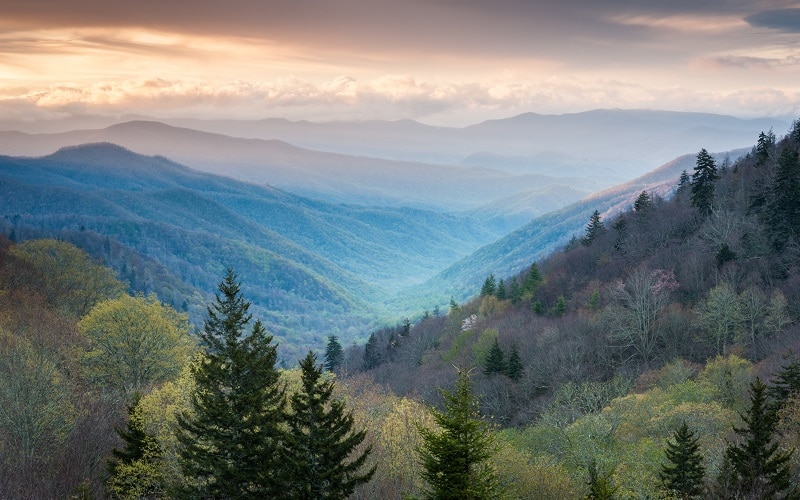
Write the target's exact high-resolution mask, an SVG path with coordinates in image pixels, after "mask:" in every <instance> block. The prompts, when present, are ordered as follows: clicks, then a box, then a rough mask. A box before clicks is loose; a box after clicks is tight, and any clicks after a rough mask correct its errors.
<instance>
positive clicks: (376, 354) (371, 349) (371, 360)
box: [364, 332, 383, 370]
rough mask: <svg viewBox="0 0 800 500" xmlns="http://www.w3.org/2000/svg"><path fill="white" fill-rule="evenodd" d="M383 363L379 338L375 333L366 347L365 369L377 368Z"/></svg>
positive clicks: (371, 335) (368, 340)
mask: <svg viewBox="0 0 800 500" xmlns="http://www.w3.org/2000/svg"><path fill="white" fill-rule="evenodd" d="M382 361H383V353H382V352H381V348H380V346H379V345H378V337H377V336H376V335H375V332H373V333H371V334H370V335H369V339H367V343H366V344H365V345H364V369H365V370H369V369H371V368H375V367H376V366H378V365H379V364H381V362H382Z"/></svg>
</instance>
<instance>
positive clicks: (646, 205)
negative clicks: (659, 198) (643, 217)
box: [633, 191, 653, 213]
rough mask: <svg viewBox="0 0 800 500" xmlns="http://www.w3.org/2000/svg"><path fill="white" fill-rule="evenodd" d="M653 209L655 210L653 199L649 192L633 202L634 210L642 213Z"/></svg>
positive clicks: (643, 192)
mask: <svg viewBox="0 0 800 500" xmlns="http://www.w3.org/2000/svg"><path fill="white" fill-rule="evenodd" d="M651 208H653V198H652V197H651V196H650V194H649V193H648V192H647V191H642V192H641V193H639V196H637V197H636V201H635V202H633V210H634V211H635V212H640V213H641V212H646V211H648V210H650V209H651Z"/></svg>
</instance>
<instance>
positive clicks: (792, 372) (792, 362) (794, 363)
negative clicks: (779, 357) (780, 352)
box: [767, 355, 800, 409]
mask: <svg viewBox="0 0 800 500" xmlns="http://www.w3.org/2000/svg"><path fill="white" fill-rule="evenodd" d="M788 360H789V363H788V364H786V365H784V366H782V367H781V368H780V369H779V370H778V371H777V373H775V375H774V376H773V379H772V383H771V384H770V387H769V389H767V395H768V396H769V397H770V399H771V400H772V404H773V406H774V407H775V408H776V409H779V408H780V407H781V406H783V404H784V403H785V402H786V400H788V399H789V397H790V396H791V395H792V394H794V393H796V392H797V391H800V360H798V359H797V358H796V357H794V356H793V355H792V356H791V357H789V358H788Z"/></svg>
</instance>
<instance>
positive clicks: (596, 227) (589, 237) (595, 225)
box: [583, 210, 606, 245]
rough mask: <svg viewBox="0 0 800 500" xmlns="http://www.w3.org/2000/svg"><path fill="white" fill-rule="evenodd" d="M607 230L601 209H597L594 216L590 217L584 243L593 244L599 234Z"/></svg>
mask: <svg viewBox="0 0 800 500" xmlns="http://www.w3.org/2000/svg"><path fill="white" fill-rule="evenodd" d="M605 231H606V228H605V226H604V225H603V220H602V218H601V217H600V211H598V210H595V211H594V212H592V216H591V217H589V224H588V225H587V226H586V235H585V236H584V237H583V244H584V245H591V244H592V242H593V241H594V240H596V239H597V237H598V236H600V235H601V234H603V233H604V232H605Z"/></svg>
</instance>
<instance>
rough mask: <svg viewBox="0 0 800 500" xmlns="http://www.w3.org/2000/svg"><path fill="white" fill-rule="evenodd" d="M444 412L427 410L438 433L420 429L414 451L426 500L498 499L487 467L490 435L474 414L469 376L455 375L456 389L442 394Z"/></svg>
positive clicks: (491, 445)
mask: <svg viewBox="0 0 800 500" xmlns="http://www.w3.org/2000/svg"><path fill="white" fill-rule="evenodd" d="M442 395H443V396H444V407H445V409H444V412H440V411H438V410H436V409H433V408H432V409H431V413H432V414H433V418H434V420H435V421H436V424H437V425H438V427H439V430H432V429H426V428H420V429H419V432H420V435H421V436H422V440H423V445H422V446H421V447H420V448H419V449H418V450H417V451H418V453H419V457H420V462H421V463H422V467H423V471H422V477H423V479H425V481H426V482H427V483H428V488H427V491H426V497H427V498H433V499H452V500H457V499H458V500H478V499H494V498H498V497H499V496H500V495H501V493H502V491H501V488H500V486H499V482H498V479H497V474H496V472H495V470H494V469H493V468H492V466H491V464H490V463H489V459H490V458H491V457H492V456H493V455H494V453H495V451H496V444H495V440H494V434H493V433H492V430H491V429H490V428H489V425H488V424H487V423H486V422H484V421H483V420H482V419H481V418H480V415H479V413H478V406H479V405H478V401H477V400H476V399H475V396H473V394H472V388H471V382H470V379H469V374H468V373H467V372H466V371H465V370H459V371H458V379H457V381H456V389H455V391H453V392H449V391H442Z"/></svg>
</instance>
